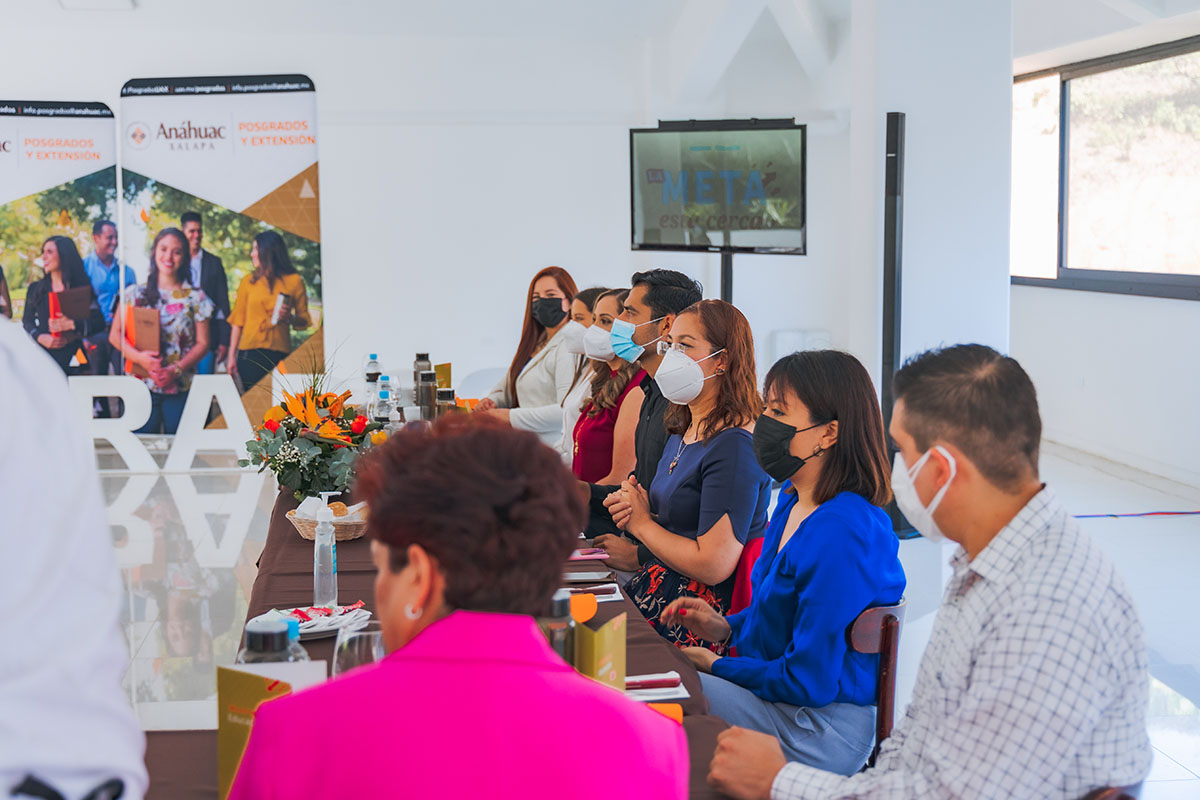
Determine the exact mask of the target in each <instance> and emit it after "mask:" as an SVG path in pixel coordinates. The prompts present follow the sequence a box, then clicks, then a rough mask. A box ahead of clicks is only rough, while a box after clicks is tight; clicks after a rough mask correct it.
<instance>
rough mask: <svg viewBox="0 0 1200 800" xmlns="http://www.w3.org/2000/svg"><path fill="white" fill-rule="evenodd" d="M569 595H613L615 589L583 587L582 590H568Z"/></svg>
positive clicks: (611, 587) (609, 587)
mask: <svg viewBox="0 0 1200 800" xmlns="http://www.w3.org/2000/svg"><path fill="white" fill-rule="evenodd" d="M568 591H570V592H571V594H615V593H616V591H617V587H615V586H601V587H599V588H591V587H586V586H585V587H583V588H582V589H569V590H568Z"/></svg>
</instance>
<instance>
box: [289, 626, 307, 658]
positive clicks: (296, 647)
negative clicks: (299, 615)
mask: <svg viewBox="0 0 1200 800" xmlns="http://www.w3.org/2000/svg"><path fill="white" fill-rule="evenodd" d="M286 622H287V626H288V654H289V655H290V656H291V658H289V659H288V660H289V661H308V660H309V657H308V651H307V650H305V649H304V645H302V644H300V620H298V619H296V618H295V617H288V618H287V620H286Z"/></svg>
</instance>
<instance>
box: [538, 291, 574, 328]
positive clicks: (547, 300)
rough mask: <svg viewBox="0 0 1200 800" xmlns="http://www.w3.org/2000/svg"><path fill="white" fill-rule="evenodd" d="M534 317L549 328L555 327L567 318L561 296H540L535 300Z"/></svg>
mask: <svg viewBox="0 0 1200 800" xmlns="http://www.w3.org/2000/svg"><path fill="white" fill-rule="evenodd" d="M533 318H534V319H536V320H537V321H538V322H540V323H542V325H544V326H545V327H547V328H553V327H554V326H555V325H557V324H558V323H560V322H562V321H563V320H564V319H566V318H567V312H565V311H563V308H562V298H561V297H539V298H538V299H537V300H534V301H533Z"/></svg>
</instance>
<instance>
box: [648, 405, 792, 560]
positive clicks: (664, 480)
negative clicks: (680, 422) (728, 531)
mask: <svg viewBox="0 0 1200 800" xmlns="http://www.w3.org/2000/svg"><path fill="white" fill-rule="evenodd" d="M682 441H683V437H682V436H681V435H680V434H678V433H676V434H674V435H673V436H671V437H670V438H669V439H667V444H666V446H664V447H663V454H662V458H661V459H659V461H658V472H656V473H655V475H654V482H653V483H652V484H650V513H652V514H654V515H655V518H656V519H657V521H658V524H659V525H661V526H663V527H664V528H666V529H667V530H669V531H670V532H671V533H673V534H675V535H676V536H686V537H687V538H689V539H698V538H700V537H701V536H703V535H704V534H705V533H708V531H709V529H711V528H712V526H713V525H716V524H717V522H719V521H720V519H721V517H723V516H725V515H726V514H728V515H729V521H730V522H731V523H732V524H733V535H734V536H736V537H737V540H738V541H739V542H741V543H742V544H745V543H746V542H748V541H750V540H751V539H757V538H759V537H760V536H762V535H763V530H764V529H765V528H766V527H767V508H768V507H769V506H770V504H771V479H770V478H768V477H767V473H765V472H763V470H762V467H760V466H759V465H758V461H757V459H755V458H754V437H753V436H751V435H750V433H749V432H748V431H746V430H744V429H742V428H727V429H726V430H723V431H721V432H720V433H718V434H716V435H715V436H713V437H712V438H710V439H709V440H708V441H705V442H695V443H693V444H689V445H688V446H687V447H685V448H683V452H680V450H679V444H680V442H682ZM676 455H678V456H679V462H678V463H677V464H676V465H675V468H674V469H673V470H672V469H671V462H672V461H674V460H675V457H676Z"/></svg>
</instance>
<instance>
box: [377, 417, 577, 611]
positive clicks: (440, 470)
mask: <svg viewBox="0 0 1200 800" xmlns="http://www.w3.org/2000/svg"><path fill="white" fill-rule="evenodd" d="M358 469H359V475H358V480H357V482H356V484H355V487H354V491H355V495H356V496H357V497H358V498H359V499H362V500H366V501H367V502H368V503H369V504H370V507H371V516H370V519H369V521H368V523H367V531H368V533H369V534H370V536H371V537H372V538H374V539H375V540H376V541H379V542H380V543H382V544H384V545H387V547H388V551H389V558H388V566H389V568H390V569H392V570H393V571H396V570H399V569H403V567H404V566H405V565H406V564H407V558H408V555H407V553H408V547H409V546H410V545H413V544H416V545H420V546H421V547H422V548H423V549H424V550H426V551H427V552H428V553H429V554H430V555H431V556H432V557H433V558H434V559H435V560H436V561H437V563H438V565H439V567H440V568H441V570H442V571H443V573H444V574H445V576H446V592H445V599H446V603H447V604H448V605H449V606H450V607H452V608H454V609H461V610H464V611H490V612H497V613H506V614H530V615H539V614H545V613H546V612H547V610H548V608H549V604H550V596H551V595H552V594H553V593H554V590H555V589H556V588H558V587H559V586H561V585H562V570H563V564H564V563H565V561H566V560H567V557H568V556H569V555H570V554H571V550H572V549H573V548H574V547H575V546H576V544H577V542H578V536H579V531H580V530H582V529H583V525H584V522H585V519H586V513H585V506H584V503H583V499H582V498H581V497H580V496H579V490H578V489H577V488H576V486H575V479H574V477H573V476H572V475H571V471H570V470H569V469H567V468H566V466H564V464H563V461H562V457H561V456H560V455H559V454H558V453H556V452H555V451H553V450H551V449H550V448H549V447H546V446H545V445H544V444H542V443H541V441H540V440H539V439H538V437H537V435H536V434H533V433H530V432H528V431H520V430H516V429H514V428H512V427H511V426H508V425H505V424H503V423H500V422H498V421H496V420H490V419H486V418H483V417H481V416H475V415H471V416H466V415H463V416H460V415H453V414H452V415H449V416H447V417H443V418H442V419H440V420H438V422H437V423H436V424H435V425H433V426H432V428H429V427H425V426H420V425H413V426H411V427H408V428H404V429H403V430H401V431H399V432H397V433H395V434H393V435H392V436H391V437H390V438H389V439H388V440H387V442H385V443H384V444H382V445H380V446H379V447H377V448H375V449H374V450H372V451H371V452H369V453H368V454H367V455H366V456H364V457H363V459H362V461H361V462H360V465H359V468H358Z"/></svg>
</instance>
